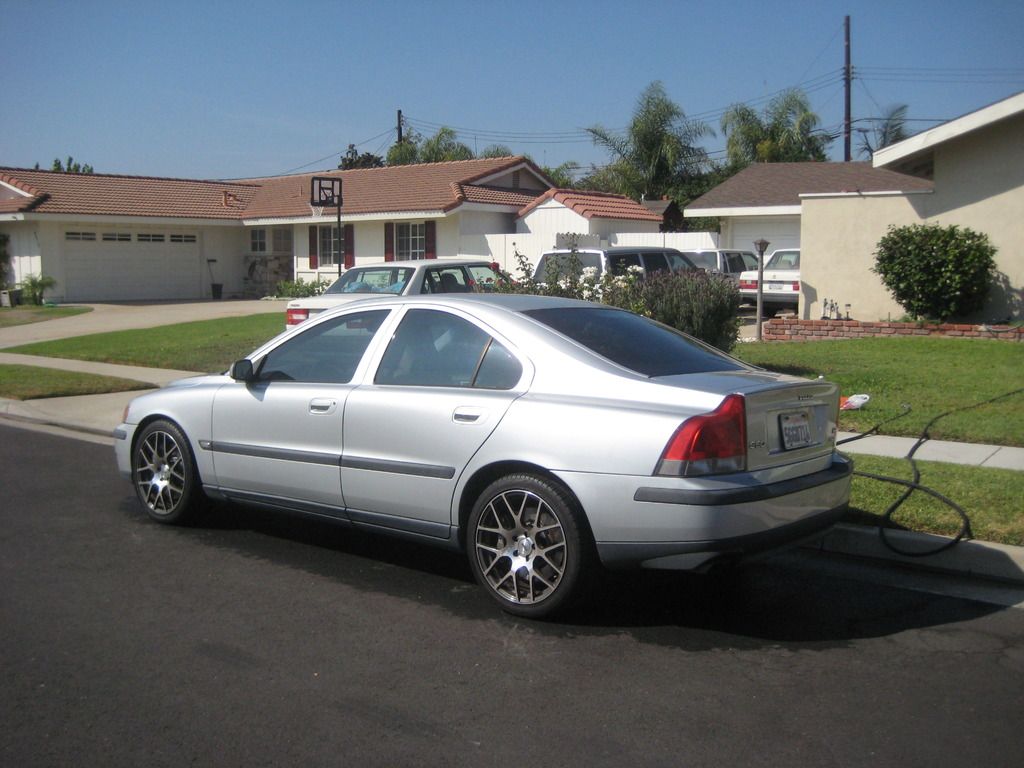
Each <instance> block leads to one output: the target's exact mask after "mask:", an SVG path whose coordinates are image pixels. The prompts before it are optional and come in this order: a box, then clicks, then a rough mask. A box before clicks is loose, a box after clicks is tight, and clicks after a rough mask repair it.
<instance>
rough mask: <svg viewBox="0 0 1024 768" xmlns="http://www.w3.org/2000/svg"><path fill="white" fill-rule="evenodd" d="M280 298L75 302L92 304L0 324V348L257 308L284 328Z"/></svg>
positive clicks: (247, 312)
mask: <svg viewBox="0 0 1024 768" xmlns="http://www.w3.org/2000/svg"><path fill="white" fill-rule="evenodd" d="M285 303H286V301H285V300H284V299H280V300H265V301H264V300H241V299H240V300H229V301H184V302H165V301H153V302H131V303H125V304H78V305H74V306H85V307H92V312H87V313H85V314H84V315H74V316H72V317H62V318H58V319H57V320H47V321H46V322H42V323H29V324H28V325H16V326H13V327H11V328H0V349H3V348H5V347H16V346H18V345H19V344H31V343H33V342H36V341H50V340H52V339H66V338H69V337H71V336H85V335H87V334H90V333H104V332H106V331H123V330H128V329H132V328H154V327H156V326H158V325H171V324H172V323H187V322H190V321H192V320H213V319H216V318H218V317H239V316H242V315H255V314H257V313H260V312H267V313H270V312H279V313H280V314H281V328H282V330H283V329H284V307H285Z"/></svg>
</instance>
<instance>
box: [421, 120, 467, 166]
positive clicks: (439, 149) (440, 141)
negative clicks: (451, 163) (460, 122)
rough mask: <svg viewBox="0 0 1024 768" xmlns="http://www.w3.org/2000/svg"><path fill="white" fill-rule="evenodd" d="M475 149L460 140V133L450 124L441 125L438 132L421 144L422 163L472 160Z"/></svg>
mask: <svg viewBox="0 0 1024 768" xmlns="http://www.w3.org/2000/svg"><path fill="white" fill-rule="evenodd" d="M472 159H473V150H472V149H470V148H469V147H468V146H466V145H465V144H463V143H462V142H461V141H459V138H458V134H457V133H455V131H454V130H453V129H451V128H449V127H448V126H441V127H440V128H438V129H437V133H435V134H434V135H433V136H431V137H430V138H429V139H426V140H425V141H424V142H423V144H421V145H420V158H419V161H420V162H421V163H441V162H444V161H446V160H472Z"/></svg>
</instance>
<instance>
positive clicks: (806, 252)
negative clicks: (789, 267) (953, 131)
mask: <svg viewBox="0 0 1024 768" xmlns="http://www.w3.org/2000/svg"><path fill="white" fill-rule="evenodd" d="M1022 136H1024V116H1017V117H1015V118H1011V119H1008V120H1005V121H1003V122H1002V123H998V124H996V125H993V126H988V127H986V128H983V129H980V130H977V131H974V132H973V133H971V134H968V135H966V136H962V137H960V138H958V139H954V140H950V141H948V142H945V143H943V144H940V145H938V146H937V147H936V148H935V150H934V181H935V189H934V192H932V193H930V194H914V195H896V196H851V195H841V196H838V195H837V196H835V197H813V198H805V199H804V200H803V210H802V215H801V228H800V239H801V246H802V258H801V279H802V280H803V282H804V292H803V295H802V296H801V307H800V316H801V317H804V318H814V317H820V316H821V312H822V301H823V300H824V299H825V298H829V299H832V300H834V301H837V302H838V303H839V304H840V307H842V306H843V305H845V304H850V305H851V308H850V315H851V317H854V318H856V319H858V320H878V319H886V318H888V317H890V316H891V317H893V318H897V317H901V316H902V315H903V314H904V310H903V309H902V307H900V306H899V305H898V304H896V302H894V301H893V300H892V298H891V297H890V296H889V293H888V291H887V290H886V289H885V287H884V286H883V285H882V283H881V281H880V280H879V279H878V277H877V276H876V275H875V274H874V273H872V272H871V267H872V266H873V265H874V251H875V248H876V247H877V244H878V240H879V239H880V238H881V237H882V236H883V235H884V234H885V232H886V230H887V229H888V227H889V226H890V225H895V226H903V225H907V224H917V223H936V224H940V225H942V226H948V225H952V224H956V225H959V226H963V227H969V228H971V229H973V230H975V231H978V232H983V233H985V234H987V235H988V237H989V239H990V240H991V242H992V244H993V245H994V246H995V247H996V249H997V253H996V268H997V270H998V271H999V272H1000V273H1001V276H1000V280H1001V282H1002V285H1001V286H998V287H997V288H996V289H995V290H993V292H992V293H991V294H990V295H989V299H988V302H987V303H986V306H985V308H984V309H983V310H982V311H981V312H979V313H978V315H977V316H976V317H974V318H969V319H974V320H978V321H981V320H996V319H1001V318H1005V317H1008V316H1013V317H1016V318H1020V317H1022V306H1021V301H1022V298H1024V296H1022V287H1024V141H1022V138H1021V137H1022Z"/></svg>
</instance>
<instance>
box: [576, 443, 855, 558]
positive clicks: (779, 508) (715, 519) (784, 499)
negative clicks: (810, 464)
mask: <svg viewBox="0 0 1024 768" xmlns="http://www.w3.org/2000/svg"><path fill="white" fill-rule="evenodd" d="M852 474H853V464H852V462H851V461H850V460H849V459H847V458H845V457H843V456H840V455H838V454H836V455H835V456H834V457H833V459H832V462H831V464H830V465H828V466H827V467H825V468H824V469H821V470H819V471H816V472H812V473H810V474H806V475H802V476H799V477H793V478H788V479H782V480H779V481H776V482H769V483H756V484H749V485H739V486H738V485H732V486H729V487H721V488H711V489H690V488H672V487H665V486H660V487H657V486H654V485H643V486H640V487H638V488H636V490H635V491H634V493H633V498H632V500H631V501H632V502H633V503H632V506H631V508H630V511H629V515H628V521H629V533H631V534H633V535H622V534H623V533H624V532H625V530H624V529H623V528H621V527H620V528H619V529H618V530H615V527H614V526H612V527H609V526H606V525H602V520H601V519H597V520H592V527H593V530H594V536H595V540H596V544H597V551H598V554H599V556H600V558H601V561H602V562H603V563H604V564H605V565H606V566H608V567H613V568H614V567H627V566H636V565H640V566H642V567H645V568H669V569H679V570H693V569H700V568H703V567H706V566H707V565H710V564H711V563H712V562H713V561H717V560H720V559H723V558H728V559H736V558H739V557H743V556H749V555H752V554H756V553H761V552H764V551H767V550H774V549H778V548H781V547H785V546H788V545H791V544H795V543H799V542H801V541H803V540H806V539H808V538H812V537H814V536H816V535H818V534H820V533H822V532H823V531H825V530H826V529H828V528H829V527H831V526H832V525H833V524H834V523H836V522H837V521H838V520H839V519H840V518H841V517H842V515H843V513H844V512H845V510H846V508H847V505H848V503H849V498H850V482H851V478H852ZM583 503H584V505H585V504H586V501H584V502H583ZM621 512H622V510H621V508H620V515H621ZM645 533H646V535H645ZM673 533H674V534H675V535H673ZM616 534H618V535H616ZM624 539H629V540H624Z"/></svg>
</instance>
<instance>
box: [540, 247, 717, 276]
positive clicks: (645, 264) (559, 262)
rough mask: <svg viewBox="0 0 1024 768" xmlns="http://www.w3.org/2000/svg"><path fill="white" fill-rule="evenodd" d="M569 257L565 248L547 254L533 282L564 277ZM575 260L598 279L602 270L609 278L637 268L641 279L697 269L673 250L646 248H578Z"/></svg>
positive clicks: (569, 253)
mask: <svg viewBox="0 0 1024 768" xmlns="http://www.w3.org/2000/svg"><path fill="white" fill-rule="evenodd" d="M572 253H573V251H572V250H571V249H569V248H557V249H555V250H553V251H547V252H546V253H544V254H543V255H542V256H541V257H540V261H538V262H537V268H536V269H535V270H534V272H533V279H534V280H537V281H538V282H541V283H546V282H548V281H549V280H551V279H552V278H553V277H554V278H555V279H557V278H561V277H565V275H566V274H567V273H568V271H569V269H570V265H571V263H572ZM576 259H577V260H578V262H579V267H580V268H581V269H587V268H593V269H596V270H597V277H598V278H600V277H601V275H602V274H604V272H605V270H607V271H609V272H611V273H612V274H613V275H624V274H625V273H626V270H627V269H629V268H630V267H640V268H641V269H642V270H643V273H644V277H646V276H647V275H653V274H655V273H657V272H685V271H687V270H695V269H697V267H695V266H694V265H693V262H691V261H690V260H689V259H688V258H686V256H684V255H683V253H682V251H677V250H676V249H675V248H657V247H649V246H648V247H634V248H631V247H628V246H619V247H615V248H578V249H576ZM549 273H553V274H549Z"/></svg>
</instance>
